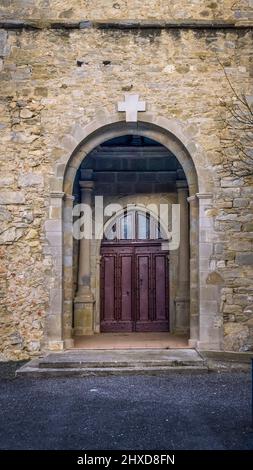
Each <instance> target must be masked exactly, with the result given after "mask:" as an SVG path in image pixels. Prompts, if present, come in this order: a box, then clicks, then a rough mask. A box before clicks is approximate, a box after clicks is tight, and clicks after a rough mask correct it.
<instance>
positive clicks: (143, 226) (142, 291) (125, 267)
mask: <svg viewBox="0 0 253 470" xmlns="http://www.w3.org/2000/svg"><path fill="white" fill-rule="evenodd" d="M165 242H166V234H164V236H163V233H162V229H161V226H160V223H159V220H157V219H156V218H155V217H154V216H152V215H151V214H150V212H149V211H144V210H143V209H138V208H134V209H131V210H127V209H126V210H124V211H123V213H121V214H119V215H117V216H116V217H114V218H113V220H112V221H111V222H110V224H109V225H108V226H107V229H106V230H105V234H104V238H103V240H102V243H101V250H100V254H101V269H100V306H101V307H100V308H101V312H100V331H101V332H116V331H117V332H119V331H121V332H132V331H136V332H145V331H149V332H155V331H169V252H168V251H167V250H165V249H164V246H163V245H164V243H165Z"/></svg>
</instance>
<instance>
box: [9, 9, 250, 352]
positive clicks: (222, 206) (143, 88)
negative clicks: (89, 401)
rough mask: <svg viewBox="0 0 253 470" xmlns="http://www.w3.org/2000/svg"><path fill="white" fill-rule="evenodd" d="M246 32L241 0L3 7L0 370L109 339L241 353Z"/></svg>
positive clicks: (246, 310) (246, 206)
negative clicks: (79, 342)
mask: <svg viewBox="0 0 253 470" xmlns="http://www.w3.org/2000/svg"><path fill="white" fill-rule="evenodd" d="M252 29H253V2H252V1H251V0H238V1H237V2H234V1H231V0H222V1H220V2H211V1H208V0H201V1H189V0H182V1H181V2H180V5H178V2H175V1H171V2H167V1H165V0H160V1H158V0H154V1H153V2H148V1H146V0H143V1H141V2H140V1H137V0H118V1H115V0H108V1H106V2H102V1H89V0H87V1H80V0H73V1H72V2H67V1H62V2H58V1H56V0H51V1H48V0H47V1H38V0H29V1H12V2H9V1H8V0H6V1H4V2H1V6H0V80H1V91H0V149H1V150H0V163H1V172H0V221H1V225H0V255H1V264H0V309H1V315H0V358H1V360H8V359H26V358H29V357H33V356H36V355H38V354H42V353H43V352H45V351H48V350H51V351H61V350H64V349H69V348H73V347H75V341H76V338H78V337H88V336H91V335H100V334H106V333H117V332H121V333H122V332H123V333H124V332H127V333H130V332H131V333H145V332H149V333H156V332H163V333H166V332H167V333H168V334H170V335H172V336H173V335H179V336H180V335H182V336H184V337H187V342H188V345H189V346H190V347H192V348H197V349H199V350H205V351H209V350H216V351H223V350H224V351H240V352H243V351H251V350H252V349H253V287H252V281H253V253H252V240H253V212H252V207H253V205H252V173H253V172H252V171H250V163H249V161H248V160H247V158H246V160H243V158H244V157H242V158H241V160H240V161H239V167H238V166H237V163H238V152H242V155H245V154H246V153H247V152H246V151H243V149H242V148H241V147H240V148H239V146H238V145H237V144H236V143H235V142H234V140H233V138H232V137H231V135H232V136H233V135H234V134H233V132H234V131H233V126H234V128H236V125H237V123H238V120H237V119H236V118H237V117H238V116H236V115H235V113H237V114H238V109H239V110H240V107H239V105H240V100H241V101H242V104H243V102H244V101H243V100H245V99H246V103H247V106H248V112H249V113H252V112H253V111H252V103H253V99H252V96H251V95H252V76H253V68H252V67H253V63H252ZM237 103H239V105H238V104H237ZM231 116H232V121H231ZM241 116H242V115H241V114H239V120H240V119H241ZM243 116H244V117H243V119H246V121H245V123H246V124H245V123H243V124H245V126H247V123H248V121H247V118H246V117H245V116H246V114H243ZM233 119H235V121H233ZM231 122H232V124H231ZM251 122H252V121H251ZM239 124H241V123H239ZM228 142H229V145H228ZM239 142H240V143H241V144H243V138H242V135H241V138H240V139H239ZM238 149H239V150H238ZM247 155H248V154H247ZM100 203H102V204H103V208H102V215H101V206H100ZM80 204H81V205H82V204H84V205H85V206H86V207H87V206H88V207H90V208H91V228H90V236H89V237H84V236H83V237H81V236H79V237H75V236H73V227H74V225H75V223H76V221H77V219H78V217H79V216H81V215H82V212H81V210H80ZM177 205H179V206H180V215H179V229H180V243H179V244H178V245H176V244H174V245H173V240H174V239H173V206H177ZM162 206H166V207H168V211H169V226H170V232H171V233H172V240H171V241H170V242H171V244H170V243H167V244H166V243H165V246H163V240H164V239H166V238H168V237H167V236H164V235H163V226H162V223H161V220H160V219H159V218H157V217H156V214H155V209H154V208H155V207H160V208H161V207H162ZM147 207H148V209H147ZM126 208H128V209H129V210H128V211H126ZM99 211H100V215H98V214H99ZM97 217H98V218H99V217H100V219H99V220H100V226H99V229H98V228H97ZM101 217H102V228H101ZM174 225H176V222H175V224H174ZM167 241H168V240H167Z"/></svg>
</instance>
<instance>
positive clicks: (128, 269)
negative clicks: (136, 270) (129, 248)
mask: <svg viewBox="0 0 253 470" xmlns="http://www.w3.org/2000/svg"><path fill="white" fill-rule="evenodd" d="M119 259H120V271H119V279H118V280H119V291H120V297H119V301H120V306H119V307H120V308H119V317H118V320H122V321H129V322H131V321H132V309H133V305H132V299H133V290H132V284H133V281H132V272H133V266H132V264H133V256H132V255H123V256H121V255H120V257H119Z"/></svg>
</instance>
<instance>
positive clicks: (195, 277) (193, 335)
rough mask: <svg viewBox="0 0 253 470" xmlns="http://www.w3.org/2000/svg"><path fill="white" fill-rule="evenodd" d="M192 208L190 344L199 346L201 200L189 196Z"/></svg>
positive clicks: (193, 346) (194, 196)
mask: <svg viewBox="0 0 253 470" xmlns="http://www.w3.org/2000/svg"><path fill="white" fill-rule="evenodd" d="M187 200H188V203H189V208H190V339H189V346H190V347H192V348H195V347H197V342H198V340H199V265H198V259H199V222H198V220H199V201H198V198H197V196H196V195H193V196H190V197H188V199H187Z"/></svg>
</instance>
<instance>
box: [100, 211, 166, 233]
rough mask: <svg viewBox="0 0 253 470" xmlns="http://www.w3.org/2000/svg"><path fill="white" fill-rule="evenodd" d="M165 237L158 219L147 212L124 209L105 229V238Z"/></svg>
mask: <svg viewBox="0 0 253 470" xmlns="http://www.w3.org/2000/svg"><path fill="white" fill-rule="evenodd" d="M164 238H165V237H164V236H163V235H162V230H161V227H160V223H159V221H158V220H157V219H156V218H155V217H154V216H152V215H151V214H150V213H149V212H146V211H144V210H139V209H134V210H130V211H129V210H128V211H124V212H123V213H122V214H121V215H119V216H118V217H117V218H116V219H114V220H113V222H112V223H111V224H109V226H108V227H107V228H106V230H105V240H108V241H112V240H159V239H160V240H161V239H164Z"/></svg>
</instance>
